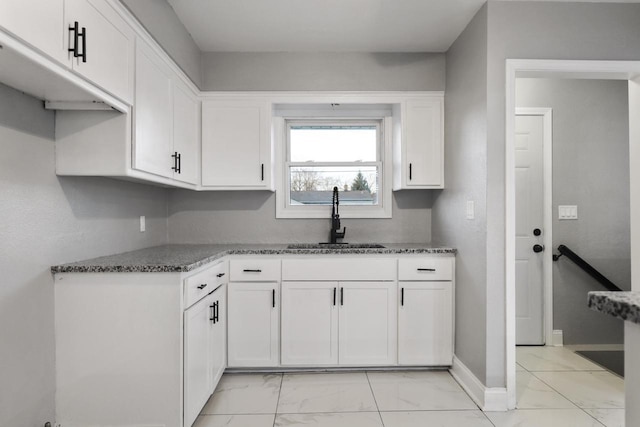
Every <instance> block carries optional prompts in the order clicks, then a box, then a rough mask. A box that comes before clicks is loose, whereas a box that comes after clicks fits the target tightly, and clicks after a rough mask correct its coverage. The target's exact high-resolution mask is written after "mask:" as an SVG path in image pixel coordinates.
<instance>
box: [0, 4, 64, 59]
mask: <svg viewBox="0 0 640 427" xmlns="http://www.w3.org/2000/svg"><path fill="white" fill-rule="evenodd" d="M0 27H2V28H4V29H5V30H7V31H8V32H10V33H13V34H14V35H15V36H17V37H18V38H20V39H22V40H24V41H25V42H27V43H29V44H30V45H32V46H34V47H36V48H37V49H39V50H41V51H42V52H44V53H46V54H47V55H49V56H51V57H52V58H54V59H56V60H58V61H60V62H63V63H67V64H68V61H69V60H68V56H67V52H66V49H65V39H66V37H67V34H68V33H67V30H66V29H65V22H64V0H20V1H9V0H3V1H0Z"/></svg>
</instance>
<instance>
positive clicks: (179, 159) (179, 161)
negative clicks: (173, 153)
mask: <svg viewBox="0 0 640 427" xmlns="http://www.w3.org/2000/svg"><path fill="white" fill-rule="evenodd" d="M177 172H178V173H182V153H178V171H177Z"/></svg>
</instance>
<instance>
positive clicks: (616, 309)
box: [588, 292, 640, 323]
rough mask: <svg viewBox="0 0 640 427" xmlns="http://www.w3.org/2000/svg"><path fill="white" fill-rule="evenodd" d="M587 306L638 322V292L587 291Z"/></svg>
mask: <svg viewBox="0 0 640 427" xmlns="http://www.w3.org/2000/svg"><path fill="white" fill-rule="evenodd" d="M588 304H589V308H590V309H592V310H595V311H600V312H602V313H605V314H608V315H610V316H613V317H617V318H618V319H622V320H628V321H629V322H633V323H640V292H589V297H588Z"/></svg>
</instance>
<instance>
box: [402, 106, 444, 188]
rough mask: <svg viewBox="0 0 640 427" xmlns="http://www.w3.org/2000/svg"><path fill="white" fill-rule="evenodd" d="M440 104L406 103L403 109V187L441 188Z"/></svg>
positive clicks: (441, 137)
mask: <svg viewBox="0 0 640 427" xmlns="http://www.w3.org/2000/svg"><path fill="white" fill-rule="evenodd" d="M442 115H443V101H442V99H441V98H433V99H414V100H408V101H407V102H406V106H405V117H404V122H405V123H404V135H403V137H402V139H403V144H404V157H405V161H404V162H402V163H403V165H402V167H403V168H404V171H403V174H404V181H405V183H406V187H407V188H441V187H442V186H443V183H444V175H443V164H444V136H443V135H444V133H443V129H442V126H443V122H442Z"/></svg>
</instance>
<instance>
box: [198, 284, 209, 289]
mask: <svg viewBox="0 0 640 427" xmlns="http://www.w3.org/2000/svg"><path fill="white" fill-rule="evenodd" d="M206 287H207V284H206V283H203V284H201V285H199V286H198V289H204V288H206Z"/></svg>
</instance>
